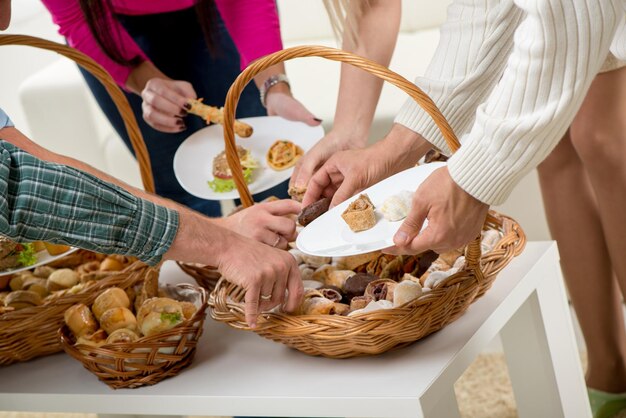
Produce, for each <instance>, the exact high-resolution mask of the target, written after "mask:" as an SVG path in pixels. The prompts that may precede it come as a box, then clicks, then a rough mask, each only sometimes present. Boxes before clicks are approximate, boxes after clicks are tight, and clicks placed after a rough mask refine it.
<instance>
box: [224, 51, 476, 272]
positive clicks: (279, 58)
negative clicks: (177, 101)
mask: <svg viewBox="0 0 626 418" xmlns="http://www.w3.org/2000/svg"><path fill="white" fill-rule="evenodd" d="M302 57H321V58H326V59H329V60H332V61H340V62H345V63H346V64H350V65H353V66H355V67H358V68H360V69H362V70H364V71H367V72H368V73H370V74H372V75H375V76H376V77H379V78H382V79H383V80H386V81H388V82H390V83H391V84H393V85H395V86H396V87H398V88H400V89H401V90H403V91H404V92H405V93H407V94H408V95H409V96H411V97H412V98H413V100H415V101H416V102H417V104H418V105H420V107H421V108H422V109H424V111H425V112H426V113H428V114H429V115H430V117H431V118H433V121H434V122H435V124H436V125H437V126H438V127H439V129H440V130H441V133H442V134H443V137H444V138H445V140H446V143H447V145H448V147H450V150H451V151H452V152H456V150H458V149H459V147H460V144H459V140H458V139H457V137H456V135H455V134H454V131H453V130H452V128H451V127H450V124H448V121H447V120H446V118H445V117H444V116H443V114H442V113H441V111H440V110H439V109H438V108H437V105H435V103H434V102H433V101H432V99H431V98H430V97H428V95H427V94H426V93H424V92H423V91H422V90H421V89H420V88H419V87H417V86H416V85H415V84H414V83H412V82H410V81H409V80H407V79H406V78H404V77H402V76H401V75H399V74H397V73H395V72H393V71H391V70H390V69H389V68H387V67H385V66H383V65H380V64H378V63H376V62H374V61H371V60H369V59H367V58H363V57H360V56H358V55H355V54H352V53H350V52H346V51H342V50H339V49H336V48H329V47H325V46H296V47H293V48H287V49H283V50H282V51H278V52H275V53H273V54H270V55H267V56H265V57H263V58H260V59H258V60H256V61H255V62H253V63H252V64H250V65H249V66H248V67H247V68H246V69H245V70H244V71H243V72H242V73H241V74H239V77H237V79H236V80H235V82H234V83H233V84H232V86H231V87H230V89H229V90H228V94H227V95H226V102H225V104H224V143H225V148H226V159H227V160H228V165H229V166H230V167H231V171H232V172H233V179H234V180H235V185H236V186H237V190H238V191H239V195H240V196H241V202H242V204H243V206H244V207H249V206H252V205H253V204H254V201H253V200H252V194H251V193H250V190H249V189H248V185H247V184H246V182H245V180H244V178H243V171H242V168H241V164H240V162H239V156H238V154H237V148H236V146H235V130H234V126H235V125H234V122H235V110H236V109H237V102H238V101H239V97H240V96H241V92H242V91H243V89H244V88H245V87H246V85H247V84H248V83H249V82H250V80H252V78H254V76H256V75H257V74H258V73H260V72H261V71H263V70H265V69H267V68H269V67H271V66H272V65H275V64H278V63H281V62H283V61H287V60H290V59H292V58H302ZM480 250H481V249H480V236H479V237H477V238H476V239H474V240H472V241H471V242H470V243H469V244H468V246H467V249H466V252H465V259H466V262H467V264H468V266H469V267H470V268H472V269H473V270H474V272H475V274H476V279H477V280H479V281H482V279H483V274H482V271H481V270H480V268H479V262H480V255H481V254H480V252H481V251H480Z"/></svg>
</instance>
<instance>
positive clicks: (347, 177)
mask: <svg viewBox="0 0 626 418" xmlns="http://www.w3.org/2000/svg"><path fill="white" fill-rule="evenodd" d="M430 147H431V145H430V143H428V141H426V140H425V139H424V138H422V136H421V135H419V134H417V133H415V132H413V131H411V130H410V129H408V128H405V127H404V126H402V125H398V124H396V125H394V127H393V128H392V129H391V131H390V132H389V133H388V134H387V136H386V137H385V138H384V139H383V140H382V141H379V142H377V143H375V144H374V145H372V146H371V147H369V148H366V149H363V150H348V151H341V152H338V153H336V154H334V155H333V156H332V157H330V158H329V159H328V161H326V163H325V164H324V165H323V166H322V167H321V168H320V169H319V170H318V171H317V172H316V173H315V174H314V175H313V177H311V180H310V181H309V184H308V187H307V191H306V194H305V195H304V198H303V200H302V205H303V206H308V205H310V204H311V203H313V202H315V201H316V200H319V199H320V198H321V197H332V198H333V199H332V201H331V207H332V206H335V205H337V204H339V203H341V202H343V201H344V200H346V199H348V198H349V197H350V196H353V195H355V194H356V193H357V192H359V191H361V190H363V189H365V188H367V187H369V186H371V185H373V184H375V183H377V182H379V181H381V180H383V179H385V178H387V177H389V176H391V175H393V174H395V173H398V172H400V171H402V170H405V169H407V168H410V167H412V166H414V165H415V164H416V163H417V161H418V160H419V159H420V158H421V157H422V156H423V155H424V154H425V153H426V152H427V151H428V150H429V149H430Z"/></svg>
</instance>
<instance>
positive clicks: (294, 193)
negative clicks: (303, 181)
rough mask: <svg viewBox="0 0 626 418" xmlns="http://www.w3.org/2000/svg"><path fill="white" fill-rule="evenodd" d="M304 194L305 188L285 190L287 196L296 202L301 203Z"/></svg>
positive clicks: (292, 187)
mask: <svg viewBox="0 0 626 418" xmlns="http://www.w3.org/2000/svg"><path fill="white" fill-rule="evenodd" d="M305 193H306V187H296V186H290V187H289V190H287V194H289V196H291V198H292V199H293V200H296V201H298V202H302V199H304V194H305Z"/></svg>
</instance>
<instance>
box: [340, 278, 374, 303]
mask: <svg viewBox="0 0 626 418" xmlns="http://www.w3.org/2000/svg"><path fill="white" fill-rule="evenodd" d="M377 279H378V276H374V275H373V274H368V273H357V274H355V275H354V276H350V277H348V279H347V280H346V282H345V283H344V284H343V291H344V293H345V294H346V298H347V299H348V300H351V299H352V298H353V297H355V296H362V295H363V293H365V289H366V288H367V285H368V284H370V283H371V282H373V281H374V280H377Z"/></svg>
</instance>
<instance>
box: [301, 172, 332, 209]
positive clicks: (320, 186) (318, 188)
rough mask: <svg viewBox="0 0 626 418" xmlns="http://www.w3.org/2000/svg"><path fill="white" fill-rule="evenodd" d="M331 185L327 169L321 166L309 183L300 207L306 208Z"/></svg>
mask: <svg viewBox="0 0 626 418" xmlns="http://www.w3.org/2000/svg"><path fill="white" fill-rule="evenodd" d="M331 183H332V179H331V177H330V174H329V173H328V169H327V168H325V166H322V168H320V169H319V170H318V171H317V173H315V175H313V177H311V180H310V181H309V184H308V186H307V188H306V193H305V194H304V197H303V198H302V206H303V207H307V206H309V205H310V204H311V203H313V202H316V201H318V200H319V199H320V197H321V196H322V192H323V191H324V190H325V189H326V188H327V187H328V186H329V185H330V184H331Z"/></svg>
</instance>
